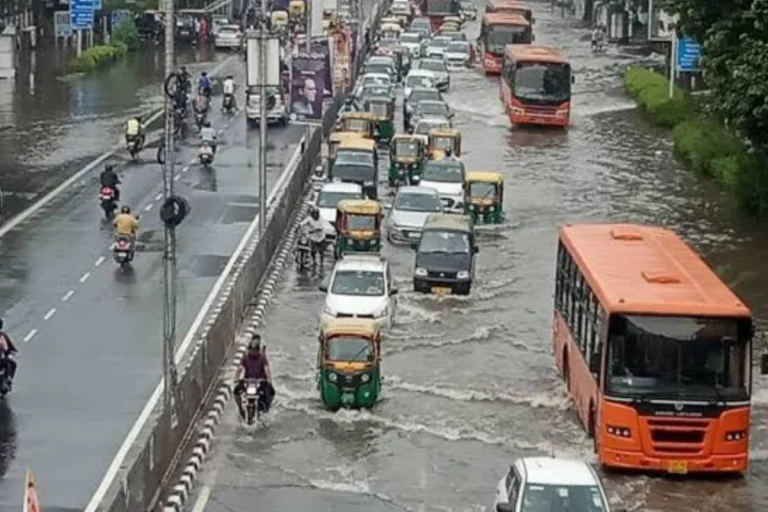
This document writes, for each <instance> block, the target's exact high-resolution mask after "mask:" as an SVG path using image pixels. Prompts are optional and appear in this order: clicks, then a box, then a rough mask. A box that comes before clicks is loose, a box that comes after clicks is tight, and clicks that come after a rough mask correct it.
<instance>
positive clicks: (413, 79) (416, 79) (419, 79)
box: [405, 75, 434, 87]
mask: <svg viewBox="0 0 768 512" xmlns="http://www.w3.org/2000/svg"><path fill="white" fill-rule="evenodd" d="M405 86H406V87H433V86H434V84H433V83H432V79H431V78H430V77H428V76H416V75H410V76H408V77H406V79H405Z"/></svg>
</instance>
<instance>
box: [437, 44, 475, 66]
mask: <svg viewBox="0 0 768 512" xmlns="http://www.w3.org/2000/svg"><path fill="white" fill-rule="evenodd" d="M469 55H470V49H469V42H468V41H451V42H450V43H448V46H446V47H445V52H444V53H443V58H444V59H445V63H446V64H447V65H448V69H462V68H468V67H469Z"/></svg>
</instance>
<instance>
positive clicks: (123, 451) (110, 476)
mask: <svg viewBox="0 0 768 512" xmlns="http://www.w3.org/2000/svg"><path fill="white" fill-rule="evenodd" d="M306 139H307V136H306V135H304V136H303V137H302V138H301V139H299V141H298V143H297V144H296V149H295V151H294V153H293V156H292V157H291V158H290V160H289V161H288V163H287V164H286V165H285V166H284V168H283V169H284V170H283V172H282V173H281V174H280V177H279V178H278V179H277V182H276V183H275V184H274V185H273V186H272V192H270V194H269V197H268V198H267V205H271V204H272V203H273V202H274V201H275V199H276V197H277V194H280V193H282V191H283V188H284V186H285V184H284V182H285V181H286V180H288V178H289V177H290V176H291V175H292V174H293V172H286V171H287V170H288V169H294V168H295V167H296V165H297V164H298V162H299V159H300V158H301V147H302V146H303V145H304V144H305V143H306V142H305V141H306ZM193 162H194V160H193ZM258 227H259V216H258V215H256V217H255V218H254V219H253V222H251V225H250V226H248V229H247V230H246V232H245V234H244V235H243V237H242V238H241V239H240V243H239V244H238V246H237V248H235V250H234V252H233V253H232V256H231V257H230V258H229V261H227V264H226V266H225V267H224V270H222V271H221V274H219V277H218V279H217V280H216V283H214V285H213V288H212V289H211V291H210V293H209V294H208V297H206V298H205V301H204V302H203V305H202V306H201V307H200V309H199V310H198V312H197V316H195V319H194V320H193V321H192V324H191V325H190V326H189V329H188V330H187V334H186V336H185V337H184V339H183V341H182V342H181V344H180V345H179V347H178V349H177V350H176V354H175V355H174V359H175V360H176V362H177V363H178V362H180V361H181V359H182V358H183V357H184V354H186V352H187V350H189V347H190V346H191V345H192V342H193V341H194V340H195V335H196V334H197V330H198V329H199V328H200V325H201V324H202V323H203V320H205V318H206V317H207V316H208V313H209V311H210V309H211V307H212V306H213V303H214V302H215V301H216V299H217V297H218V295H219V293H220V292H221V289H222V288H223V287H224V284H225V283H226V282H227V281H228V280H229V277H230V273H231V272H232V269H233V268H234V266H235V262H236V261H237V260H238V259H239V258H240V256H241V254H242V253H243V251H245V248H246V247H247V246H248V244H249V243H250V241H251V239H252V238H253V236H254V235H255V233H256V231H257V229H258ZM162 393H163V379H162V378H161V379H160V382H158V384H157V386H156V387H155V390H154V391H153V392H152V396H150V397H149V400H148V401H147V403H146V404H145V405H144V408H143V409H142V410H141V413H139V417H138V418H136V422H135V423H134V424H133V425H132V426H131V430H130V431H128V435H127V436H125V439H124V440H123V442H122V444H121V445H120V448H119V449H118V450H117V453H116V454H115V456H114V458H113V459H112V462H110V464H109V467H108V468H107V471H106V472H105V473H104V478H102V480H101V482H100V483H99V486H98V488H97V489H96V491H95V492H94V493H93V496H91V500H90V501H89V502H88V505H87V506H86V507H85V510H84V511H83V512H97V510H98V509H99V506H100V505H101V501H102V500H103V499H104V496H106V494H107V491H108V490H109V487H110V486H111V485H112V482H114V481H115V478H116V477H117V474H118V473H119V472H120V469H121V468H122V466H123V463H124V462H125V458H126V456H127V455H128V452H129V451H130V449H131V447H132V446H133V443H135V442H136V439H137V438H138V437H139V434H140V433H141V430H142V429H143V428H144V425H146V423H147V422H148V421H149V418H150V416H151V415H152V410H153V409H154V408H155V406H156V405H157V403H158V402H159V401H160V397H161V395H162Z"/></svg>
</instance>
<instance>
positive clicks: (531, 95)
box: [499, 44, 573, 127]
mask: <svg viewBox="0 0 768 512" xmlns="http://www.w3.org/2000/svg"><path fill="white" fill-rule="evenodd" d="M499 82H500V84H499V88H500V91H499V96H500V98H501V101H502V102H503V103H504V108H505V110H506V111H507V114H508V115H509V120H510V121H511V122H512V124H513V125H521V124H540V125H550V126H562V127H565V126H568V124H569V123H570V119H571V84H572V83H573V76H572V75H571V65H570V64H569V63H568V59H567V58H566V57H565V55H563V54H562V53H560V52H559V51H557V50H555V49H554V48H549V47H547V46H539V45H532V44H510V45H507V47H506V48H505V50H504V61H503V63H502V69H501V80H500V81H499Z"/></svg>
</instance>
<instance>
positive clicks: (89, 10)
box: [69, 0, 94, 30]
mask: <svg viewBox="0 0 768 512" xmlns="http://www.w3.org/2000/svg"><path fill="white" fill-rule="evenodd" d="M93 3H94V1H93V0H70V3H69V19H70V25H71V26H72V30H88V29H91V28H93Z"/></svg>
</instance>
